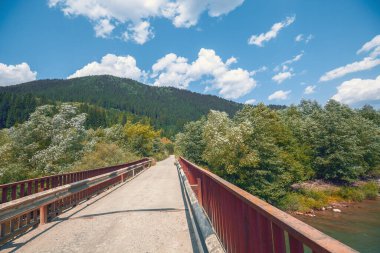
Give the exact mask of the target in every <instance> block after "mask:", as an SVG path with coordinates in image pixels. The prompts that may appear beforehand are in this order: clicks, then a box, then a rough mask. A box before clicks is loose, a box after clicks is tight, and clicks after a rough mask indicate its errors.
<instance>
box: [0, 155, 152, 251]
mask: <svg viewBox="0 0 380 253" xmlns="http://www.w3.org/2000/svg"><path fill="white" fill-rule="evenodd" d="M150 165H151V160H150V159H149V158H144V159H141V160H138V161H135V162H131V163H126V164H121V165H117V166H111V167H106V168H100V169H95V170H89V171H81V172H74V173H68V174H62V175H57V176H51V177H44V178H38V179H31V180H25V181H21V182H16V183H12V184H7V185H2V187H3V188H2V189H3V192H6V191H7V189H11V192H10V194H11V200H9V199H8V198H4V199H5V200H6V201H5V202H4V203H1V204H0V245H1V244H3V243H5V242H6V241H8V240H10V239H12V238H13V237H14V236H16V235H17V234H20V233H22V232H24V231H26V230H28V229H29V228H30V227H33V226H35V225H38V224H44V223H46V222H47V221H48V220H51V219H52V218H54V217H56V216H57V215H59V214H60V213H62V212H63V211H65V210H67V209H69V208H71V207H73V206H75V205H77V204H78V203H80V202H82V201H85V200H87V199H89V198H91V197H92V196H94V195H96V194H97V193H99V192H101V191H104V190H105V189H107V188H109V187H112V186H113V185H116V184H119V183H121V182H124V181H126V180H128V179H130V178H132V177H134V176H136V175H138V174H139V173H140V172H142V171H143V170H145V169H146V168H148V167H149V166H150ZM30 185H31V187H29V186H30ZM25 186H26V187H27V188H26V187H25ZM0 187H1V186H0ZM30 188H31V190H30V191H29V189H30ZM4 189H5V190H4ZM14 189H16V190H14ZM25 189H27V190H26V191H25ZM35 189H36V191H34V190H35ZM49 189H50V190H49ZM17 190H19V191H17ZM15 192H16V193H15ZM4 195H5V193H4ZM26 195H29V196H26Z"/></svg>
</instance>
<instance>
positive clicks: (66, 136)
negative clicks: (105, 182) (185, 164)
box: [0, 103, 173, 183]
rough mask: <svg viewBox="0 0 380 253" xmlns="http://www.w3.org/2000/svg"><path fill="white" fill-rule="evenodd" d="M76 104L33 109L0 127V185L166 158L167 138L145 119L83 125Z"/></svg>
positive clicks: (81, 114) (82, 115)
mask: <svg viewBox="0 0 380 253" xmlns="http://www.w3.org/2000/svg"><path fill="white" fill-rule="evenodd" d="M79 108H80V105H78V104H69V103H60V104H58V105H43V106H40V107H37V108H36V110H35V111H34V112H33V113H32V114H31V115H30V117H29V119H28V120H27V121H25V122H24V123H22V124H18V125H16V126H14V127H12V128H10V129H3V130H0V183H8V182H12V181H19V180H23V179H26V178H34V177H40V176H44V175H51V174H57V173H64V172H69V171H73V170H86V169H94V168H96V167H104V166H109V165H115V164H120V163H125V162H128V161H132V160H137V159H138V158H141V157H142V156H153V157H155V158H156V159H157V160H160V159H163V158H166V157H167V156H168V154H169V151H168V150H167V148H171V149H173V144H172V143H171V141H170V140H169V139H161V131H157V130H155V129H154V128H153V127H152V126H151V125H149V124H148V123H143V122H139V123H132V122H130V121H129V122H127V123H126V124H125V125H124V126H123V125H120V124H116V125H113V126H112V127H109V128H96V129H88V130H86V129H85V124H86V123H85V122H86V114H84V113H81V112H80V110H79Z"/></svg>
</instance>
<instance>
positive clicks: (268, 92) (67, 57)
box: [0, 0, 380, 108]
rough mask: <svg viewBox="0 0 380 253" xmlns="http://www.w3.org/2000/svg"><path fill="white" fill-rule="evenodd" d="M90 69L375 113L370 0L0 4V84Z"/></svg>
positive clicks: (375, 11)
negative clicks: (364, 107)
mask: <svg viewBox="0 0 380 253" xmlns="http://www.w3.org/2000/svg"><path fill="white" fill-rule="evenodd" d="M100 74H110V75H114V76H119V77H127V78H132V79H135V80H138V81H141V82H143V83H145V84H148V85H156V86H174V87H178V88H181V89H188V90H191V91H195V92H199V93H202V94H212V95H217V96H220V97H223V98H226V99H229V100H233V101H237V102H240V103H248V104H257V103H260V102H263V103H265V104H285V105H289V104H297V103H299V101H300V100H301V99H312V100H317V101H318V102H320V103H322V104H324V103H326V102H327V101H328V100H329V99H335V100H337V101H340V102H342V103H345V104H348V105H350V106H352V107H360V106H362V105H364V104H371V105H373V106H375V107H376V108H379V107H380V1H378V0H372V1H369V0H367V1H366V0H334V1H331V0H308V1H304V0H287V1H283V0H276V1H275V0H228V1H227V0H223V1H218V0H128V1H120V0H108V1H101V0H80V1H78V0H34V1H25V0H24V1H21V0H1V1H0V86H7V85H14V84H18V83H23V82H27V81H32V80H36V79H37V80H38V79H53V78H59V79H66V78H75V77H80V76H87V75H100Z"/></svg>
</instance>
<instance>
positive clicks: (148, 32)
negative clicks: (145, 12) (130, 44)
mask: <svg viewBox="0 0 380 253" xmlns="http://www.w3.org/2000/svg"><path fill="white" fill-rule="evenodd" d="M122 37H123V39H124V40H125V41H128V40H133V41H134V42H136V43H137V44H140V45H142V44H144V43H145V42H147V41H148V40H150V39H152V38H153V37H154V34H153V32H152V29H151V28H150V24H149V22H147V21H143V22H141V23H139V24H137V25H135V26H130V27H129V28H128V31H126V32H124V33H123V35H122Z"/></svg>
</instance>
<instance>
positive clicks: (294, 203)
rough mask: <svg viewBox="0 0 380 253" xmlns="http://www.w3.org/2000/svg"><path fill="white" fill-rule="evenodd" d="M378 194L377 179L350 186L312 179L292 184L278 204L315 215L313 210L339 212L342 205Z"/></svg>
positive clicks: (368, 198)
mask: <svg viewBox="0 0 380 253" xmlns="http://www.w3.org/2000/svg"><path fill="white" fill-rule="evenodd" d="M378 195H379V184H378V183H377V181H367V182H363V181H360V182H357V183H355V184H353V185H351V186H340V185H333V184H330V183H325V182H323V181H312V182H304V183H301V184H297V185H294V186H293V191H292V192H290V193H288V194H287V195H286V196H285V197H284V198H283V199H282V200H281V201H280V203H279V206H280V208H281V209H283V210H286V211H288V212H291V213H294V214H298V215H307V216H315V211H318V210H319V211H331V212H341V211H342V210H341V208H342V207H347V206H350V205H352V204H353V203H357V202H361V201H363V200H373V199H376V198H377V197H378Z"/></svg>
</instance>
